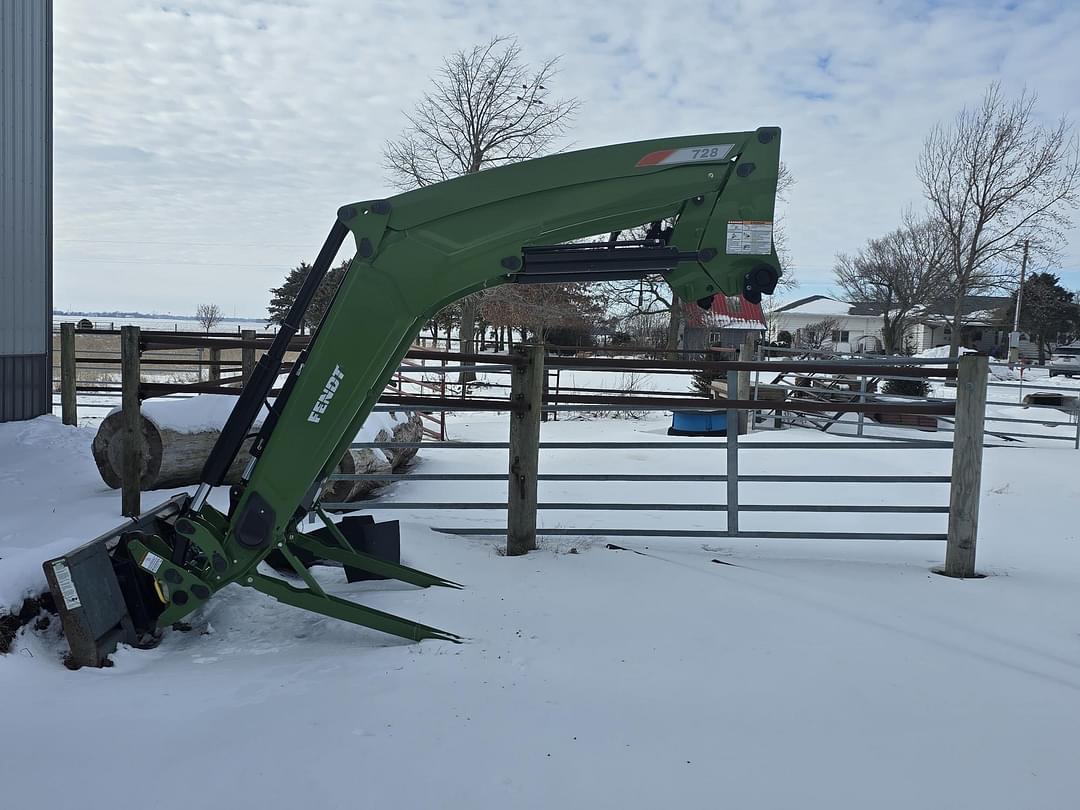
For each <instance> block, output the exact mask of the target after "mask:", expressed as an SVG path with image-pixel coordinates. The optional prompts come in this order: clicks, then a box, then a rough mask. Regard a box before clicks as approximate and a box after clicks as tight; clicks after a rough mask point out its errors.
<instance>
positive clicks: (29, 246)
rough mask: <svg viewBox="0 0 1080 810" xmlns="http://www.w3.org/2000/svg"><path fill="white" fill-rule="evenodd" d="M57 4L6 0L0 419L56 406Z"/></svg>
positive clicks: (0, 85) (2, 17)
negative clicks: (54, 60)
mask: <svg viewBox="0 0 1080 810" xmlns="http://www.w3.org/2000/svg"><path fill="white" fill-rule="evenodd" d="M52 14H53V4H52V0H0V422H2V421H8V420H11V419H30V418H32V417H35V416H40V415H41V414H43V413H48V412H49V410H50V408H51V399H52V394H51V360H50V354H51V351H52V334H51V332H52Z"/></svg>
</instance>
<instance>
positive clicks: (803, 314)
mask: <svg viewBox="0 0 1080 810" xmlns="http://www.w3.org/2000/svg"><path fill="white" fill-rule="evenodd" d="M1011 300H1012V299H1011V298H1007V297H999V296H986V295H973V296H969V297H967V298H965V299H964V306H963V315H962V316H961V324H962V325H961V332H960V343H961V345H962V346H965V347H967V348H969V349H974V350H975V351H979V352H986V353H990V352H993V351H994V350H995V349H997V350H1003V349H1004V347H1006V346H1007V345H1008V336H1009V335H1008V333H1009V330H1008V329H1006V328H1003V326H1002V324H1001V321H1000V312H1001V310H1002V309H1004V308H1005V307H1007V306H1008V305H1009V303H1010V301H1011ZM880 312H881V307H880V305H877V304H873V303H867V302H850V301H841V300H839V299H837V298H830V297H829V296H827V295H811V296H809V297H807V298H800V299H799V300H798V301H792V302H791V303H789V304H785V305H783V306H780V307H778V308H777V309H775V310H773V313H772V315H771V317H770V318H769V338H770V339H771V340H776V339H777V338H778V336H779V334H780V333H781V332H787V333H789V334H790V335H791V337H792V340H793V343H794V344H795V345H798V343H799V336H800V334H805V332H806V331H807V328H808V327H810V326H812V325H815V324H821V323H822V322H823V321H825V320H829V321H831V322H832V323H831V326H832V329H831V332H832V335H831V340H829V341H827V347H828V348H830V349H832V351H835V352H839V353H842V354H847V353H852V354H874V353H877V352H881V351H882V350H883V343H882V340H881V330H882V328H883V327H884V319H883V318H882V317H881V314H880ZM952 312H953V302H952V301H942V302H940V303H938V304H935V305H932V306H928V307H924V308H923V309H922V310H921V311H919V312H917V313H916V314H915V315H914V317H913V324H912V327H911V329H910V330H909V332H908V344H909V346H910V347H911V348H912V349H914V350H915V351H916V352H921V351H926V350H927V349H933V348H935V347H939V346H948V345H949V341H950V339H951V338H952V326H951V324H952ZM1021 337H1022V340H1021V344H1020V351H1021V354H1022V355H1025V356H1029V355H1030V356H1035V354H1036V353H1037V351H1036V347H1035V344H1034V343H1031V342H1030V341H1028V340H1027V336H1026V335H1022V336H1021Z"/></svg>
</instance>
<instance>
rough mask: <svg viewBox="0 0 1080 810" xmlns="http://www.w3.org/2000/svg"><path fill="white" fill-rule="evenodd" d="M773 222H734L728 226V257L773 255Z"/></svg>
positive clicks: (751, 220) (747, 220)
mask: <svg viewBox="0 0 1080 810" xmlns="http://www.w3.org/2000/svg"><path fill="white" fill-rule="evenodd" d="M772 226H773V224H772V221H771V220H753V219H744V220H732V221H731V222H729V223H728V226H727V253H728V255H736V254H746V253H756V254H762V255H768V254H769V253H772Z"/></svg>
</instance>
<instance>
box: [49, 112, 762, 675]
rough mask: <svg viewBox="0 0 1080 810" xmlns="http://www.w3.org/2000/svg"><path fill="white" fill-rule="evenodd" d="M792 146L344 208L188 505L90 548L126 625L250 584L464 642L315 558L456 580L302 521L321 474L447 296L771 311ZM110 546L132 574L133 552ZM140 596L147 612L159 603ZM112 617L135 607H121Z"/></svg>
mask: <svg viewBox="0 0 1080 810" xmlns="http://www.w3.org/2000/svg"><path fill="white" fill-rule="evenodd" d="M779 151H780V130H779V129H778V128H776V127H763V128H759V129H757V130H754V131H748V132H727V133H714V134H706V135H696V136H687V137H678V138H664V139H660V140H655V141H642V142H637V143H627V144H620V145H616V146H606V147H601V148H597V149H587V150H583V151H577V152H568V153H564V154H559V155H553V156H550V157H544V158H539V159H535V160H529V161H525V162H522V163H518V164H514V165H509V166H504V167H500V168H495V169H490V170H487V171H483V172H480V173H478V174H472V175H467V176H465V177H460V178H457V179H454V180H450V181H447V182H443V183H438V184H435V185H431V186H427V187H423V188H420V189H417V190H415V191H409V192H406V193H404V194H399V195H397V196H394V197H390V198H388V199H379V200H367V201H363V202H358V203H353V204H351V205H346V206H344V207H342V208H341V209H340V210H339V211H338V218H337V221H336V222H335V223H334V226H333V228H332V229H331V232H330V235H329V236H328V237H327V240H326V243H325V244H324V245H323V248H322V250H321V251H320V253H319V256H318V258H317V259H316V261H315V264H314V265H313V267H312V270H311V271H310V273H309V277H308V278H307V280H306V281H305V283H304V285H303V288H302V290H301V292H300V293H299V295H298V296H297V300H296V302H295V303H294V305H293V307H292V309H291V310H290V312H289V314H288V315H287V316H286V318H285V322H284V324H283V325H282V327H281V329H280V330H279V333H278V335H277V337H276V338H275V341H274V344H273V346H272V347H271V349H270V350H269V351H268V352H267V354H266V355H265V356H263V357H262V358H261V359H260V361H259V363H258V365H257V367H256V369H255V372H254V374H253V375H252V378H251V380H250V382H249V383H248V385H247V386H246V387H245V389H244V390H243V392H242V393H241V396H240V397H239V399H238V401H237V403H236V405H235V407H234V409H233V412H232V414H231V415H230V417H229V420H228V422H227V423H226V426H225V428H224V430H223V431H222V434H221V437H220V439H219V440H218V443H217V445H216V446H215V448H214V450H213V452H212V453H211V455H210V457H209V459H208V460H207V463H206V466H205V469H204V471H203V474H202V483H201V484H200V486H199V489H198V490H197V491H196V493H195V495H194V496H193V497H192V498H191V499H190V500H188V501H186V502H185V504H184V505H183V507H182V508H180V507H178V506H177V504H175V503H173V502H170V503H168V504H167V505H163V507H160V508H159V509H158V510H154V511H152V512H151V513H148V514H147V516H144V517H143V518H140V519H139V520H137V521H136V523H135V525H134V526H128V527H121V529H118V530H117V533H116V537H114V538H113V539H112V540H108V538H99V539H98V541H94V543H92V544H89V546H88V547H86V549H88V550H86V551H85V553H83V557H85V558H86V559H87V560H88V562H86V563H85V565H87V566H91V565H93V566H97V568H95V570H100V568H101V566H102V565H104V564H105V563H103V562H102V560H103V559H104V557H103V554H104V552H103V551H101V550H100V549H98V548H97V547H98V546H100V547H101V548H102V549H103V548H105V547H110V548H117V547H119V548H120V549H121V552H122V554H123V555H124V558H125V562H124V565H125V566H126V568H124V573H123V577H122V581H121V582H120V588H119V590H121V591H123V593H124V598H125V600H126V601H127V612H128V613H131V614H132V620H131V621H128V620H125V621H126V622H127V624H126V625H124V626H125V627H129V628H130V626H131V625H132V624H133V625H134V627H135V628H136V629H138V628H139V626H140V623H141V624H142V625H143V626H145V625H146V624H147V621H150V620H148V619H146V618H145V616H144V614H146V615H149V616H151V617H152V621H155V622H156V626H157V627H164V626H167V625H168V624H170V623H172V622H175V621H177V620H178V619H180V618H182V617H183V616H186V615H187V614H188V613H190V612H191V611H193V610H194V609H195V608H197V607H198V606H199V605H201V604H202V603H203V602H205V600H206V599H207V598H209V596H210V595H211V594H212V593H213V592H214V591H216V590H218V589H219V588H221V587H223V586H224V585H226V584H229V583H232V582H236V583H239V584H241V585H246V586H249V587H253V588H255V589H257V590H260V591H262V592H264V593H267V594H269V595H271V596H273V597H274V598H276V599H279V600H280V601H283V602H287V603H290V604H294V605H297V606H300V607H304V608H307V609H309V610H315V611H318V612H321V613H324V614H326V615H330V616H335V617H337V618H342V619H345V620H348V621H352V622H355V623H358V624H364V625H367V626H369V627H375V628H377V629H380V630H384V631H386V632H390V633H395V634H397V635H402V636H406V637H409V638H432V637H434V638H445V639H451V640H453V639H455V638H456V637H454V636H453V635H452V634H448V633H443V632H442V631H439V630H436V629H434V628H430V627H426V626H424V625H419V624H415V623H411V622H407V621H405V620H402V619H398V618H397V617H393V616H389V615H388V614H382V613H379V612H378V611H373V610H371V609H369V608H364V607H362V606H359V605H356V604H354V603H351V602H348V601H346V600H343V599H339V598H337V597H333V596H330V595H328V594H325V593H324V592H323V591H322V589H321V587H320V586H319V584H318V583H317V581H316V580H315V579H314V578H313V577H312V576H311V575H310V573H309V572H308V571H307V567H306V564H305V563H304V556H303V555H305V554H307V555H309V556H308V559H309V560H310V559H312V558H313V557H312V556H311V555H314V556H315V557H319V558H322V559H330V560H334V561H337V562H340V563H342V564H344V565H345V566H347V568H346V570H347V571H348V570H349V568H348V566H352V567H353V569H362V570H366V571H370V572H374V573H375V574H377V575H380V576H393V577H395V578H398V579H403V580H405V581H407V582H412V583H414V584H420V585H429V584H442V585H452V584H453V583H448V582H447V581H445V580H440V579H439V578H437V577H432V576H430V575H427V574H423V573H422V572H417V571H414V570H413V569H408V568H405V567H403V566H400V565H394V564H392V563H387V562H385V561H382V562H380V561H378V560H375V559H373V558H372V557H371V556H370V555H365V554H364V553H360V552H359V551H358V549H357V548H356V546H355V545H350V541H349V538H347V537H345V536H344V535H343V534H342V532H341V531H339V529H338V528H337V527H335V526H334V525H333V524H330V523H329V522H328V521H327V523H328V525H327V527H326V530H324V532H323V534H318V533H315V534H305V533H303V532H301V531H300V529H299V528H298V527H299V522H300V520H301V519H302V518H303V517H304V516H305V515H307V514H309V513H312V512H316V513H318V514H320V515H321V510H320V509H319V507H318V499H319V494H320V490H321V487H322V483H323V481H324V480H325V478H326V476H327V475H328V474H329V473H330V472H331V471H332V469H333V467H334V466H335V464H336V462H337V461H338V459H339V458H340V457H341V456H342V454H343V453H344V452H345V450H346V448H347V447H348V445H349V444H350V443H351V441H352V440H353V437H354V436H355V435H356V433H357V431H358V429H359V428H360V426H361V425H362V424H363V422H364V420H365V418H366V417H367V416H368V414H369V413H370V412H371V410H372V409H373V407H374V406H375V403H376V402H377V400H378V399H379V397H380V395H381V393H382V391H383V389H384V388H385V386H386V384H387V382H388V381H389V379H390V377H391V376H392V375H393V373H394V371H395V370H396V368H397V367H398V365H399V363H400V361H401V359H402V358H403V357H404V355H405V354H406V352H407V351H408V349H409V346H410V345H411V344H412V342H413V340H414V339H415V338H416V336H417V335H418V333H419V331H420V329H421V328H422V326H423V324H424V323H425V322H426V321H427V320H428V319H430V318H431V317H432V316H433V315H434V314H435V313H437V312H438V311H439V310H440V309H442V308H443V307H445V306H446V305H447V304H450V303H452V302H453V301H456V300H458V299H460V298H462V297H464V296H466V295H469V294H471V293H474V292H477V291H479V290H483V289H485V288H489V287H493V286H495V285H499V284H505V283H544V282H556V281H558V282H565V281H591V280H604V279H620V278H637V277H641V276H644V275H652V274H662V275H663V276H664V278H665V279H666V280H667V282H668V283H669V284H670V285H671V287H672V288H673V290H674V291H675V292H676V293H677V295H678V296H679V298H680V299H682V300H684V301H701V300H703V299H709V300H711V298H712V296H713V295H715V294H726V295H734V294H741V295H743V296H744V297H746V298H747V299H748V300H750V301H754V302H757V301H760V300H761V296H762V294H771V293H772V292H773V289H774V288H775V286H776V282H777V280H778V279H779V277H780V274H781V269H780V264H779V261H778V259H777V256H776V252H775V250H774V247H773V242H772V226H773V218H774V206H775V198H776V184H777V177H778V173H779ZM661 223H663V224H664V225H661ZM668 223H670V225H669V226H667V227H665V225H667V224H668ZM643 224H651V226H652V227H651V229H650V233H649V238H648V239H646V240H644V241H637V242H622V243H620V242H618V241H615V239H614V237H612V240H611V241H609V242H607V243H599V244H598V243H596V242H592V243H585V242H583V241H581V240H587V239H589V238H590V237H597V236H601V235H607V234H617V233H619V232H622V231H626V230H628V229H631V228H634V227H637V226H639V225H643ZM350 234H351V235H352V237H353V239H354V241H355V245H356V256H355V258H354V259H353V260H352V263H351V265H350V267H349V269H348V271H347V272H346V273H345V274H344V277H343V279H342V281H341V283H340V286H339V287H338V289H337V291H336V293H335V295H334V298H333V301H332V303H331V305H330V307H329V309H328V310H327V312H326V315H325V316H324V318H323V320H322V322H321V323H320V325H319V327H318V329H317V330H316V332H315V334H314V335H313V337H312V340H311V341H310V343H309V345H308V348H307V350H306V351H304V352H303V353H301V355H300V357H299V358H298V359H297V360H296V361H295V363H294V364H293V368H292V371H291V373H290V375H289V377H288V379H287V380H286V382H285V385H284V386H283V388H282V390H281V392H280V394H279V395H278V396H277V398H276V400H275V401H274V403H273V405H272V407H271V409H270V415H269V417H268V418H267V419H266V420H265V421H264V423H263V425H262V427H261V430H260V432H259V435H258V438H257V439H256V441H255V443H254V445H253V447H252V451H251V452H252V458H251V460H250V462H249V464H248V467H247V469H246V471H245V473H244V476H243V481H242V483H241V484H240V485H238V486H236V487H234V489H233V491H232V496H233V497H232V499H231V507H230V509H229V511H228V513H227V514H225V513H222V512H219V511H218V510H216V509H214V508H213V507H212V506H211V505H210V504H208V503H207V496H208V494H209V492H210V490H211V489H212V488H213V487H215V486H218V485H219V484H221V482H222V480H223V478H224V475H225V471H226V470H227V469H228V468H229V466H230V464H231V462H232V461H233V459H234V458H235V456H236V455H237V453H238V451H239V448H240V446H241V444H242V443H243V441H244V439H245V437H246V436H247V435H248V434H249V431H250V430H251V428H252V425H253V424H254V421H255V418H256V416H257V414H258V413H259V412H260V410H261V408H262V406H263V404H264V403H265V402H266V401H267V396H268V394H269V392H270V389H271V387H272V386H273V384H274V382H275V380H276V379H277V375H278V372H279V370H280V367H281V364H282V361H283V359H284V356H285V352H286V350H287V348H288V344H289V341H290V338H291V337H292V336H293V334H294V333H295V331H296V329H297V328H298V326H299V324H300V322H301V318H302V316H303V313H304V310H305V309H306V308H307V306H308V304H309V303H310V301H311V298H312V296H313V295H314V292H315V290H316V288H317V287H318V285H319V282H320V281H321V279H322V278H323V276H324V275H325V273H326V272H327V270H328V269H329V268H330V266H331V265H332V263H333V261H334V259H335V257H336V255H337V253H338V250H339V249H340V247H341V245H342V244H343V242H344V240H345V239H346V238H347V237H348V236H349V235H350ZM178 512H179V513H180V516H179V517H178V516H177V513H178ZM117 538H119V540H117ZM95 544H97V545H96V546H95ZM91 546H92V547H93V548H90V547H91ZM81 551H82V550H81ZM110 553H111V560H112V565H113V568H114V569H117V571H118V572H119V570H120V569H119V567H118V562H117V558H118V556H119V555H118V552H117V551H115V550H114V551H112V552H110ZM271 554H275V555H277V557H278V558H279V562H281V563H282V564H286V565H288V566H291V568H292V570H294V571H295V572H296V573H297V574H298V575H299V576H300V577H301V578H303V579H304V581H305V582H306V584H307V586H308V587H307V589H306V590H305V589H302V588H297V587H294V586H292V585H289V584H288V583H286V582H284V581H283V580H278V579H275V578H273V577H270V576H268V575H266V574H264V573H261V572H259V571H257V570H256V567H257V566H258V565H259V563H260V562H262V561H263V560H266V559H267V558H268V556H269V555H271ZM82 559H83V558H82V557H76V556H75V553H73V554H71V555H67V556H66V557H64V558H59V559H58V560H52V561H49V562H48V563H46V573H47V574H49V575H50V576H52V577H53V579H57V580H58V581H57V584H56V585H55V587H54V592H55V593H60V592H61V591H62V588H61V580H63V578H65V577H66V578H67V580H66V581H68V582H70V581H72V580H71V571H69V569H68V567H67V566H69V565H78V564H82V563H80V560H82ZM58 565H59V566H60V567H57V566H58ZM50 566H51V567H52V568H50ZM133 567H134V568H136V569H138V571H139V573H138V575H137V576H136V575H133V574H131V573H130V571H131V570H132V569H133ZM54 569H55V570H54ZM50 571H51V572H52V573H51V574H50ZM54 575H55V576H54ZM118 576H119V573H118ZM140 577H141V578H142V579H146V580H148V581H149V577H152V578H153V580H152V585H153V588H154V589H156V594H157V597H158V598H160V599H161V601H162V602H163V607H162V606H160V605H158V606H155V603H154V600H155V596H154V593H155V591H153V590H150V589H148V588H147V587H145V584H144V583H142V582H141V580H140ZM133 578H134V580H135V582H136V584H135V585H132V584H131V582H132V579H133ZM53 579H50V582H52V581H53ZM75 579H76V580H77V579H78V577H75ZM350 581H351V580H350ZM76 584H78V583H76ZM113 590H114V591H115V590H116V589H113ZM135 590H137V591H139V593H138V597H139V598H138V599H137V600H136V601H139V602H140V604H139V605H137V606H133V604H132V596H131V594H132V592H133V591H135ZM110 598H111V599H112V601H113V603H115V601H116V600H115V597H114V596H113V597H110ZM142 602H147V603H149V604H150V606H149V607H148V608H146V609H145V610H144V609H143V607H144V606H143V605H142ZM113 606H114V607H115V608H116V610H115V611H114V612H116V613H124V610H123V606H117V605H115V604H114V605H113ZM136 607H138V610H136ZM61 612H62V616H63V618H64V621H65V629H66V631H67V632H68V635H69V641H70V640H71V637H72V632H73V629H75V630H77V631H78V632H79V633H82V635H84V636H86V637H87V638H89V639H90V641H88V642H87V648H88V650H89V652H88V653H87V654H86V655H85V656H84V658H85V661H86V662H90V661H96V660H97V659H98V658H100V657H102V655H103V654H106V653H103V652H102V651H103V649H104V646H103V644H102V642H101V640H100V639H101V638H102V637H104V636H103V635H102V634H103V633H104V632H105V630H109V628H108V627H106V628H105V630H101V632H100V633H99V632H98V631H99V629H100V628H90V629H88V628H84V627H77V625H78V621H76V620H77V619H78V620H79V621H82V620H83V619H82V618H80V616H82V614H80V613H79V612H78V610H75V611H74V612H73V613H72V616H68V615H67V612H66V611H65V610H62V611H61ZM136 613H138V614H139V615H135V614H136ZM72 617H74V618H72ZM140 617H142V618H140ZM84 618H85V617H84ZM87 621H89V620H87ZM118 626H119V625H115V624H114V625H109V627H111V628H112V629H111V630H109V632H110V633H112V634H113V635H114V636H115V635H116V632H117V631H116V628H117V627H118ZM121 635H122V634H121ZM72 649H73V653H74V652H75V645H74V643H73V644H72ZM75 657H76V658H77V659H78V658H79V656H78V655H76V656H75Z"/></svg>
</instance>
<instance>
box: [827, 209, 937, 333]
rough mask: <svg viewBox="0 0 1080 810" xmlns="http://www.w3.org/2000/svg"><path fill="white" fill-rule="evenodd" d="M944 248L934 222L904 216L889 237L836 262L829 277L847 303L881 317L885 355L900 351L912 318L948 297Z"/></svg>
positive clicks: (871, 243) (908, 215)
mask: <svg viewBox="0 0 1080 810" xmlns="http://www.w3.org/2000/svg"><path fill="white" fill-rule="evenodd" d="M948 247H949V243H948V239H947V238H946V233H945V230H944V229H943V228H942V227H941V224H940V223H939V222H937V221H929V222H926V221H923V222H920V221H918V220H916V219H915V218H914V216H913V215H912V214H910V213H908V214H906V215H905V217H904V224H903V225H901V226H900V227H899V228H897V229H896V230H895V231H893V232H892V233H889V234H887V235H885V236H883V237H881V238H880V239H871V240H870V241H869V242H867V243H866V246H865V247H863V248H862V249H860V250H859V252H858V253H856V254H855V255H854V256H848V255H846V254H843V253H841V254H840V255H838V256H837V257H836V267H835V268H834V269H833V273H834V274H835V276H836V283H837V285H838V286H839V287H840V289H841V290H843V292H844V296H845V297H846V299H847V300H848V301H851V302H852V303H867V304H870V305H872V306H873V308H874V309H875V310H876V312H877V314H879V315H881V317H882V320H883V326H882V330H881V340H882V343H883V344H884V347H885V353H886V354H899V353H901V352H902V351H903V349H904V338H905V337H906V335H907V333H908V330H909V329H910V327H911V321H912V316H913V315H914V314H915V313H916V312H918V311H919V309H921V308H925V307H927V306H929V305H930V304H933V303H935V302H937V301H940V300H942V299H943V298H945V297H946V296H947V295H948V294H949V293H950V288H949V278H950V273H949V272H948V269H947V266H946V255H947V253H948Z"/></svg>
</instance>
